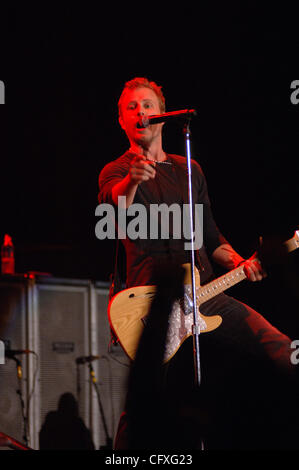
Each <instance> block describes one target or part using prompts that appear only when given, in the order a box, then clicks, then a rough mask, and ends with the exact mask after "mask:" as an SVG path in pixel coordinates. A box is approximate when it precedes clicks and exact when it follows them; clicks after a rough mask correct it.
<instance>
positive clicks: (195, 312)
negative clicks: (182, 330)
mask: <svg viewBox="0 0 299 470" xmlns="http://www.w3.org/2000/svg"><path fill="white" fill-rule="evenodd" d="M190 120H191V116H189V117H188V119H187V121H186V122H185V125H184V129H183V134H184V138H185V151H186V158H187V168H188V202H189V218H190V234H191V278H192V300H193V305H192V307H193V327H192V334H193V355H194V368H195V383H196V384H197V385H198V386H199V385H200V383H201V371H200V347H199V335H200V325H199V320H198V310H197V301H196V284H195V257H194V239H193V233H194V228H193V200H192V199H193V198H192V169H191V145H190V136H191V131H190Z"/></svg>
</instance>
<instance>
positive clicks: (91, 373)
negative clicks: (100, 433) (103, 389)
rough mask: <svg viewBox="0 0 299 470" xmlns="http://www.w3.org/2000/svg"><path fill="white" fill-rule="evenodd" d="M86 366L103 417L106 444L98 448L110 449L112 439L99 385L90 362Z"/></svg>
mask: <svg viewBox="0 0 299 470" xmlns="http://www.w3.org/2000/svg"><path fill="white" fill-rule="evenodd" d="M88 367H89V370H90V376H91V381H92V383H93V385H94V388H95V391H96V394H97V398H98V404H99V408H100V412H101V415H102V418H103V426H104V431H105V436H106V443H107V445H106V446H104V447H103V446H101V447H100V449H112V439H111V437H109V433H108V428H107V423H106V419H105V414H104V409H103V405H102V400H101V396H100V391H99V387H98V384H97V379H96V376H95V373H94V369H93V367H92V364H91V362H89V363H88Z"/></svg>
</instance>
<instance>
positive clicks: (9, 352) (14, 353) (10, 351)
mask: <svg viewBox="0 0 299 470" xmlns="http://www.w3.org/2000/svg"><path fill="white" fill-rule="evenodd" d="M30 353H33V351H30V349H6V350H5V356H6V357H8V358H14V357H15V356H18V355H19V354H30Z"/></svg>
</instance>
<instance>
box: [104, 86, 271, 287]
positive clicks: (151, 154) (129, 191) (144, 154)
mask: <svg viewBox="0 0 299 470" xmlns="http://www.w3.org/2000/svg"><path fill="white" fill-rule="evenodd" d="M160 113H161V109H160V106H159V101H158V98H157V96H156V94H155V92H154V91H152V90H151V89H150V88H145V87H141V88H135V89H133V90H127V91H126V93H125V95H124V97H123V101H122V107H121V113H120V116H119V123H120V125H121V127H122V129H123V130H124V131H125V133H126V134H127V137H128V139H129V142H130V150H131V152H132V153H134V154H135V157H134V158H133V159H132V161H131V166H130V170H129V172H128V174H127V176H126V177H125V178H124V179H123V180H122V181H120V182H119V183H117V184H116V185H115V186H114V187H113V190H112V198H113V202H114V203H115V204H116V205H117V204H118V197H119V196H125V197H126V207H127V208H128V207H129V206H130V205H131V204H132V203H133V201H134V197H135V193H136V190H137V188H138V186H139V184H142V183H143V182H144V181H148V180H149V179H154V178H155V176H156V170H155V168H154V166H155V163H154V161H153V160H157V161H163V160H165V159H166V155H165V153H164V151H163V148H162V127H163V124H162V123H161V124H155V125H150V126H148V127H147V128H145V129H142V128H141V129H139V128H137V127H136V124H137V123H138V121H139V119H140V117H141V116H143V115H148V116H151V115H153V114H160ZM150 161H153V162H152V164H151V163H150ZM212 257H213V259H214V260H215V261H216V262H217V263H218V264H220V265H222V266H224V267H225V268H227V269H229V270H231V269H234V268H235V267H236V266H238V265H239V264H240V263H241V262H242V261H243V262H244V272H245V274H246V276H247V278H248V279H249V280H251V281H253V282H254V281H260V280H261V279H262V278H263V277H265V273H264V272H263V270H262V268H261V265H260V264H259V263H258V262H254V261H253V258H255V254H254V255H253V256H252V257H251V258H250V259H248V260H244V259H243V258H242V257H241V256H240V255H239V254H238V253H237V252H236V251H235V250H234V249H233V248H232V246H231V245H229V244H222V245H220V246H219V247H218V248H216V250H215V251H214V252H213V254H212Z"/></svg>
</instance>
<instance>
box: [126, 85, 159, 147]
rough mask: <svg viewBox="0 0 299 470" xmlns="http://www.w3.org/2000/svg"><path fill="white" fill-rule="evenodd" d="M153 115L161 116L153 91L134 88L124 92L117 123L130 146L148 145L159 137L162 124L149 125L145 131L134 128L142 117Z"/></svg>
mask: <svg viewBox="0 0 299 470" xmlns="http://www.w3.org/2000/svg"><path fill="white" fill-rule="evenodd" d="M153 114H161V110H160V106H159V101H158V98H157V95H156V93H155V92H154V91H152V90H151V89H150V88H135V89H133V90H127V91H126V92H125V94H124V97H123V100H122V105H121V115H120V117H119V122H120V125H121V127H122V128H123V130H124V131H125V132H126V134H127V136H128V139H129V141H130V143H131V144H132V143H137V144H138V145H150V144H151V142H152V141H153V140H155V139H157V138H159V137H160V136H161V130H162V126H163V124H154V125H150V126H148V127H146V128H145V129H142V128H141V129H139V128H138V127H136V126H137V124H138V122H139V120H140V118H141V117H142V116H144V115H146V116H152V115H153Z"/></svg>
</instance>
